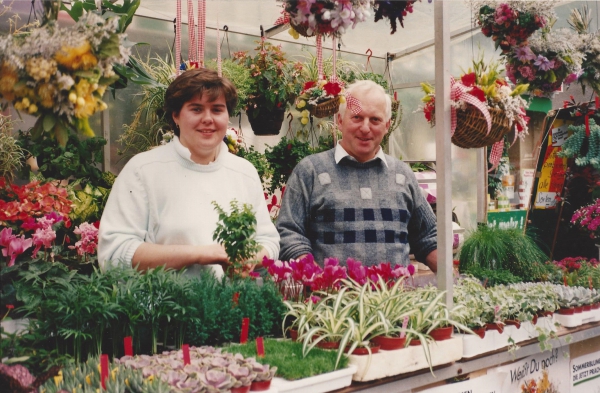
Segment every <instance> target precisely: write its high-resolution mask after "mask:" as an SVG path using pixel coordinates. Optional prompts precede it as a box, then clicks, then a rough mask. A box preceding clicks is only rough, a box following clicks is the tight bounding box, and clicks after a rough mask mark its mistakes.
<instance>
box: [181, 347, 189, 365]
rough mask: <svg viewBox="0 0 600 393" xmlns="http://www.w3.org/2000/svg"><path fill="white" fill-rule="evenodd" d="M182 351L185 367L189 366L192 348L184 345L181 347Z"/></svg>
mask: <svg viewBox="0 0 600 393" xmlns="http://www.w3.org/2000/svg"><path fill="white" fill-rule="evenodd" d="M181 351H182V352H183V365H184V366H187V365H188V364H190V346H189V345H188V344H183V345H182V346H181Z"/></svg>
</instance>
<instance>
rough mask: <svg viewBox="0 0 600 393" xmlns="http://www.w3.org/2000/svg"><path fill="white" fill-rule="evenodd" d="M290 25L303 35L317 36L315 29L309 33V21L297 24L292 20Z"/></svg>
mask: <svg viewBox="0 0 600 393" xmlns="http://www.w3.org/2000/svg"><path fill="white" fill-rule="evenodd" d="M290 26H291V27H292V28H293V29H294V30H296V32H297V33H298V34H300V35H301V36H302V37H307V38H308V37H314V36H315V32H314V31H313V32H312V33H310V34H308V23H302V24H300V25H297V24H295V23H294V22H291V21H290Z"/></svg>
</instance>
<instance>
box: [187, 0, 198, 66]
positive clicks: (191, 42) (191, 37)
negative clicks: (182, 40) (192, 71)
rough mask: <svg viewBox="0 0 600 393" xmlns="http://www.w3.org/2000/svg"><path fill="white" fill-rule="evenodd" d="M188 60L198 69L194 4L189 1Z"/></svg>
mask: <svg viewBox="0 0 600 393" xmlns="http://www.w3.org/2000/svg"><path fill="white" fill-rule="evenodd" d="M187 6H188V60H189V62H190V65H191V66H195V67H198V58H197V56H196V53H197V51H196V49H197V48H196V30H195V29H194V27H195V25H196V22H195V21H194V4H193V3H192V0H188V2H187Z"/></svg>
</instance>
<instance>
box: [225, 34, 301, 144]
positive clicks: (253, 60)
mask: <svg viewBox="0 0 600 393" xmlns="http://www.w3.org/2000/svg"><path fill="white" fill-rule="evenodd" d="M255 50H256V53H255V54H254V55H253V56H252V55H250V54H248V53H247V52H236V53H234V54H233V59H234V61H236V62H238V63H239V64H241V65H243V66H244V67H246V68H247V69H249V70H250V77H251V89H250V90H249V92H248V100H247V101H246V103H245V109H246V114H247V115H248V120H249V121H250V125H251V126H252V130H253V131H254V134H255V135H277V134H279V131H280V129H281V124H282V123H283V117H284V114H285V109H286V107H287V105H288V104H290V103H292V102H293V101H294V99H295V98H296V96H297V94H298V92H299V88H298V85H297V83H296V82H295V81H296V78H297V77H298V76H299V75H300V71H301V69H302V66H301V64H300V63H297V62H292V61H290V60H288V59H287V57H286V56H285V53H284V52H283V51H282V50H281V46H275V45H273V44H271V43H270V42H267V41H260V42H259V44H258V46H257V47H256V48H255Z"/></svg>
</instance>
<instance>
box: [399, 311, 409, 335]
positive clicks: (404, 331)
mask: <svg viewBox="0 0 600 393" xmlns="http://www.w3.org/2000/svg"><path fill="white" fill-rule="evenodd" d="M407 326H408V315H407V316H405V317H404V321H402V331H401V332H400V338H404V336H406V327H407Z"/></svg>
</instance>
